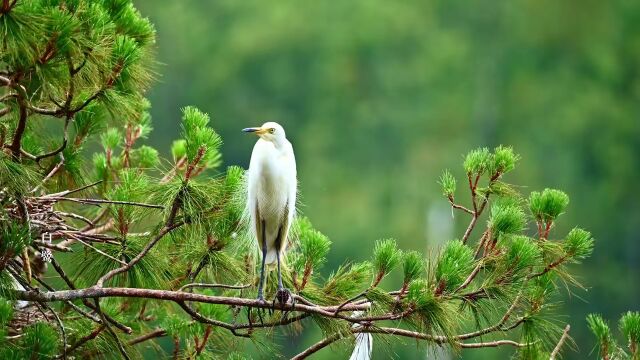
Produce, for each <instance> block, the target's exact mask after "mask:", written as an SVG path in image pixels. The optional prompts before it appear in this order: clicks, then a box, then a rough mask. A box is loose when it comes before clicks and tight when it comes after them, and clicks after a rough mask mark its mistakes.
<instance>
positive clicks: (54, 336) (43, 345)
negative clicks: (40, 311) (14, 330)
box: [22, 322, 58, 359]
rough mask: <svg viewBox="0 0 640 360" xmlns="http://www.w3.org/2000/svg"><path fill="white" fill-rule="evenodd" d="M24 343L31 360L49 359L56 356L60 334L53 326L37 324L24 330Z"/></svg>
mask: <svg viewBox="0 0 640 360" xmlns="http://www.w3.org/2000/svg"><path fill="white" fill-rule="evenodd" d="M22 343H23V346H24V348H25V349H26V351H27V352H28V353H29V354H31V355H30V358H31V359H49V358H51V357H52V356H53V355H55V354H56V350H57V348H58V333H57V332H56V330H55V329H53V327H52V326H51V325H49V324H47V323H43V322H37V323H35V324H33V325H30V326H28V327H27V328H26V329H25V330H24V338H23V339H22Z"/></svg>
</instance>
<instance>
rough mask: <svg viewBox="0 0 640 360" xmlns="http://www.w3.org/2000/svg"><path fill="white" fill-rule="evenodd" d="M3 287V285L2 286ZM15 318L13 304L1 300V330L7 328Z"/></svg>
mask: <svg viewBox="0 0 640 360" xmlns="http://www.w3.org/2000/svg"><path fill="white" fill-rule="evenodd" d="M0 286H2V284H0ZM12 317H13V303H12V302H11V301H9V300H6V299H2V298H0V329H2V328H4V327H6V326H7V324H8V323H9V321H10V320H11V318H12Z"/></svg>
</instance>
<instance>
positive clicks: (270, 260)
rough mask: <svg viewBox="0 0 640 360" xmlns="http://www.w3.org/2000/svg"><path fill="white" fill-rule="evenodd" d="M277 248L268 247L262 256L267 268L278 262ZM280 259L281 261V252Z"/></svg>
mask: <svg viewBox="0 0 640 360" xmlns="http://www.w3.org/2000/svg"><path fill="white" fill-rule="evenodd" d="M277 251H278V250H276V249H270V250H269V251H267V256H266V257H265V258H264V263H265V264H266V265H267V266H269V268H271V267H273V266H275V265H276V264H277V263H278V252H277ZM280 260H281V261H282V253H281V254H280Z"/></svg>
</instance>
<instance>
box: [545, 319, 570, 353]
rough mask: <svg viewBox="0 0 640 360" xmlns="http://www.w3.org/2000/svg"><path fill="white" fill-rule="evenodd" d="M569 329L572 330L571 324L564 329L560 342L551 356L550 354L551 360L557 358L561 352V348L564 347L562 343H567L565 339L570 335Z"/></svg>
mask: <svg viewBox="0 0 640 360" xmlns="http://www.w3.org/2000/svg"><path fill="white" fill-rule="evenodd" d="M569 330H571V325H569V324H567V326H565V327H564V331H563V332H562V336H561V337H560V340H559V341H558V344H557V345H556V347H555V348H553V351H552V352H551V356H549V360H555V358H556V357H557V356H558V354H559V353H560V349H561V348H562V345H563V344H564V343H565V341H566V340H567V338H568V337H569Z"/></svg>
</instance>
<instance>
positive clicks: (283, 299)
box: [273, 287, 293, 310]
mask: <svg viewBox="0 0 640 360" xmlns="http://www.w3.org/2000/svg"><path fill="white" fill-rule="evenodd" d="M289 299H292V301H293V296H291V291H289V289H286V288H283V287H281V288H278V291H276V296H275V298H274V299H273V308H274V309H275V307H276V301H277V302H278V303H279V304H280V310H284V306H285V305H286V303H287V302H288V301H289Z"/></svg>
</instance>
